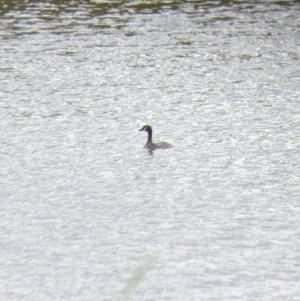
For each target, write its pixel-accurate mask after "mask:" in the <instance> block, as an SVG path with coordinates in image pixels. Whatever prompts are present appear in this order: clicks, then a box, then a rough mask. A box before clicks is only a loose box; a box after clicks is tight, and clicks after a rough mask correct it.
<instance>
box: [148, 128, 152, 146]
mask: <svg viewBox="0 0 300 301" xmlns="http://www.w3.org/2000/svg"><path fill="white" fill-rule="evenodd" d="M147 132H148V140H147V142H150V143H152V131H151V130H148V131H147Z"/></svg>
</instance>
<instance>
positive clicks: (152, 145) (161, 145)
mask: <svg viewBox="0 0 300 301" xmlns="http://www.w3.org/2000/svg"><path fill="white" fill-rule="evenodd" d="M140 131H144V132H147V133H148V139H147V142H146V144H145V146H144V148H147V149H149V150H151V151H152V150H155V149H157V148H170V147H172V144H170V143H167V142H164V141H160V142H155V143H154V142H152V128H151V126H150V125H144V126H143V127H142V128H141V129H140Z"/></svg>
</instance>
